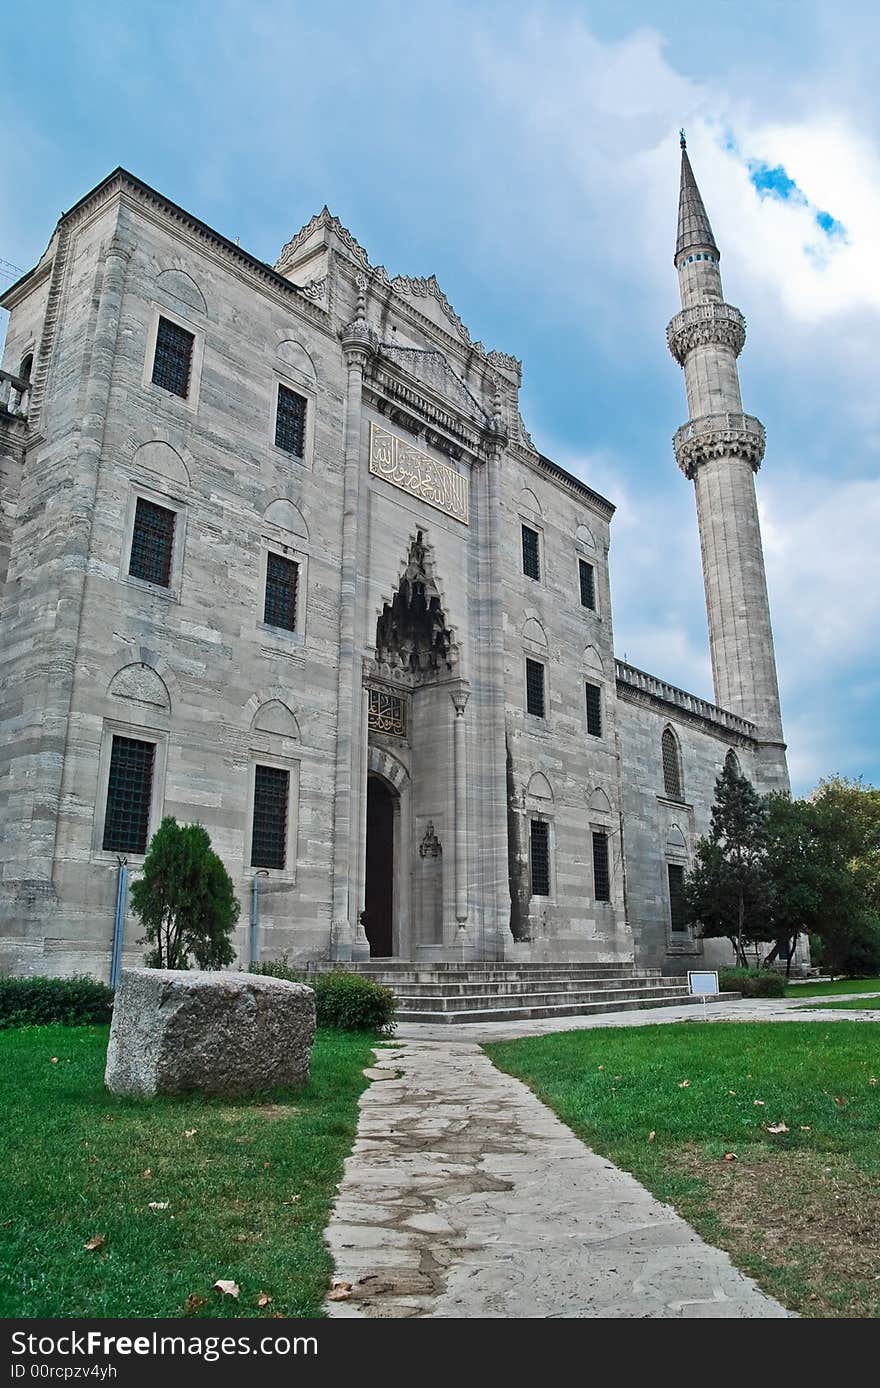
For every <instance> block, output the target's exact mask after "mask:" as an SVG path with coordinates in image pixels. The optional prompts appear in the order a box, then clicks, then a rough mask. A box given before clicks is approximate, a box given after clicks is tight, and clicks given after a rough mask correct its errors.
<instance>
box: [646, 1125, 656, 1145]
mask: <svg viewBox="0 0 880 1388" xmlns="http://www.w3.org/2000/svg"><path fill="white" fill-rule="evenodd" d="M656 1136H657V1133H656V1131H655V1129H654V1128H652V1129H651V1131H650V1132H649V1133H648V1141H649V1142H653V1141H654V1138H655V1137H656Z"/></svg>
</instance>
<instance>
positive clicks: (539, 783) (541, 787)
mask: <svg viewBox="0 0 880 1388" xmlns="http://www.w3.org/2000/svg"><path fill="white" fill-rule="evenodd" d="M526 795H528V796H530V797H531V799H532V800H545V801H549V802H550V803H551V804H552V803H553V798H554V797H553V787H552V786H551V784H550V782H549V781H548V780H547V777H546V776H545V775H544V773H543V771H535V772H534V773H533V775H532V776H530V777H529V783H528V785H527V786H526Z"/></svg>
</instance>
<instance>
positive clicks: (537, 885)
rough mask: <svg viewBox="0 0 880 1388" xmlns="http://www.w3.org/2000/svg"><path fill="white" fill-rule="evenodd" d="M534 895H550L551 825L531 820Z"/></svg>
mask: <svg viewBox="0 0 880 1388" xmlns="http://www.w3.org/2000/svg"><path fill="white" fill-rule="evenodd" d="M531 866H532V896H549V895H550V825H549V824H548V823H547V821H546V820H545V819H533V820H532V821H531Z"/></svg>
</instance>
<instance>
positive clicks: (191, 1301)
mask: <svg viewBox="0 0 880 1388" xmlns="http://www.w3.org/2000/svg"><path fill="white" fill-rule="evenodd" d="M207 1304H208V1298H207V1297H206V1296H199V1294H198V1292H190V1294H189V1296H188V1297H187V1299H186V1301H185V1302H184V1310H186V1311H201V1309H202V1307H203V1306H207Z"/></svg>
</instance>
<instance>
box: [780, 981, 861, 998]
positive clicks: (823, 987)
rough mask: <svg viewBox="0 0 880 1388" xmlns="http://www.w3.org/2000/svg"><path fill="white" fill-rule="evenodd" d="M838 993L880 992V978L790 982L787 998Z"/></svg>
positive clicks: (826, 996)
mask: <svg viewBox="0 0 880 1388" xmlns="http://www.w3.org/2000/svg"><path fill="white" fill-rule="evenodd" d="M836 993H880V978H839V979H837V981H836V982H835V983H827V982H826V983H789V985H788V987H787V988H786V990H785V996H786V997H787V998H830V997H833V996H834V995H835V994H836Z"/></svg>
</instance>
